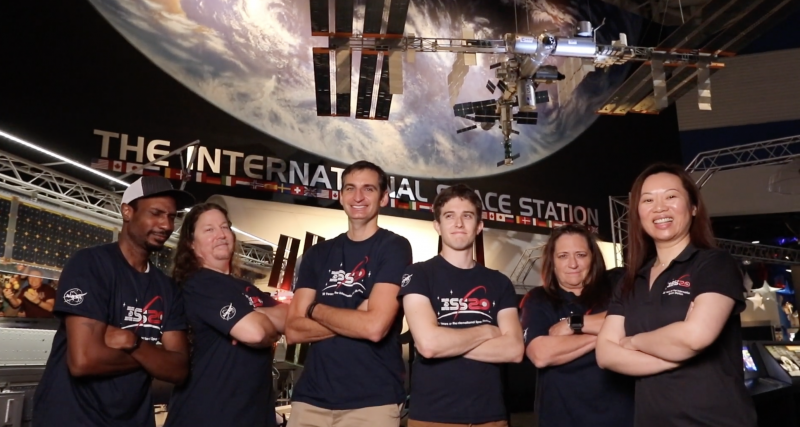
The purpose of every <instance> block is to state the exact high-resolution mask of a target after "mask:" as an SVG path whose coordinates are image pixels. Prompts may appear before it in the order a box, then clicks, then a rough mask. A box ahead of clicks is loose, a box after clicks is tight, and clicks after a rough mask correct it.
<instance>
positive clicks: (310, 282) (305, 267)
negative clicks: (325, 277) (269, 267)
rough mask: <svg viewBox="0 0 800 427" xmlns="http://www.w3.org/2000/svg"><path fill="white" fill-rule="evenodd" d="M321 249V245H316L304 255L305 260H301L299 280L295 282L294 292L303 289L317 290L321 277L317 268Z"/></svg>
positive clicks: (298, 271) (298, 272) (298, 273)
mask: <svg viewBox="0 0 800 427" xmlns="http://www.w3.org/2000/svg"><path fill="white" fill-rule="evenodd" d="M319 249H320V246H319V245H314V246H312V247H311V249H309V250H308V252H307V253H305V254H303V258H302V259H301V260H300V267H299V268H298V269H297V280H295V282H294V289H292V291H296V290H297V289H303V288H307V289H314V290H316V289H317V286H318V285H319V277H318V276H317V271H316V270H315V267H316V266H317V258H318V253H319Z"/></svg>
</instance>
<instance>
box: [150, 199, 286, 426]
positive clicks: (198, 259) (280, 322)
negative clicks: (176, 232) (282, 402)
mask: <svg viewBox="0 0 800 427" xmlns="http://www.w3.org/2000/svg"><path fill="white" fill-rule="evenodd" d="M235 247H236V238H235V236H234V234H233V232H232V231H231V223H230V220H228V213H227V211H225V209H224V208H222V207H221V206H219V205H216V204H213V203H205V204H201V205H197V206H195V207H194V208H192V210H191V211H190V212H189V213H188V214H187V215H186V218H185V219H184V221H183V225H182V226H181V234H180V238H179V240H178V247H177V250H176V255H175V266H174V269H173V278H174V279H175V281H176V282H178V284H179V285H180V286H181V288H182V289H183V298H184V304H185V307H186V320H187V321H188V323H189V326H190V330H191V334H192V354H191V372H190V374H189V378H188V379H187V381H186V382H185V383H184V384H183V385H182V386H180V387H177V388H176V389H175V391H174V393H173V395H172V398H171V400H170V404H169V407H168V410H169V413H168V416H167V421H166V424H165V425H166V426H168V427H178V426H192V427H202V426H209V427H212V426H213V427H216V426H221V425H232V423H233V424H235V425H242V426H245V425H246V426H253V427H256V426H260V427H272V426H274V425H276V419H275V407H274V405H273V404H272V400H273V399H272V398H271V393H272V350H273V344H274V343H275V341H277V340H278V339H279V338H280V336H281V334H282V333H283V328H284V321H285V318H286V313H287V310H288V306H287V305H284V304H280V303H278V302H277V301H275V300H273V299H272V298H270V297H269V296H268V295H266V294H264V293H263V292H261V291H260V290H258V288H256V287H255V286H253V285H251V284H250V283H248V282H246V281H244V280H240V279H237V278H236V277H234V276H233V274H235V267H234V265H233V253H234V248H235ZM221 396H224V397H225V400H224V404H223V402H220V397H221ZM228 396H233V397H234V398H227V397H228ZM237 396H238V397H237Z"/></svg>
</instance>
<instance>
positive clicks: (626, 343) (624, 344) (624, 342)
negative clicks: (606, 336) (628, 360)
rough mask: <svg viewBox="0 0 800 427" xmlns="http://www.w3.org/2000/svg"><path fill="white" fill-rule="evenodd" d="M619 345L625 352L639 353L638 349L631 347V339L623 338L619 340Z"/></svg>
mask: <svg viewBox="0 0 800 427" xmlns="http://www.w3.org/2000/svg"><path fill="white" fill-rule="evenodd" d="M619 345H620V347H622V348H624V349H626V350H633V351H639V349H638V348H636V347H634V346H633V337H625V338H623V339H621V340H619Z"/></svg>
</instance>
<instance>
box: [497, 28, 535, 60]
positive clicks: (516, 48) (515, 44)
mask: <svg viewBox="0 0 800 427" xmlns="http://www.w3.org/2000/svg"><path fill="white" fill-rule="evenodd" d="M505 42H506V50H507V51H508V52H509V53H521V54H528V55H533V54H535V53H536V52H537V51H538V50H539V41H538V40H536V37H534V36H526V35H522V34H513V33H508V34H506V36H505Z"/></svg>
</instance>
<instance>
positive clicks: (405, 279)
mask: <svg viewBox="0 0 800 427" xmlns="http://www.w3.org/2000/svg"><path fill="white" fill-rule="evenodd" d="M411 276H413V274H404V275H403V279H402V280H401V281H400V287H401V288H405V287H406V286H408V284H409V283H411Z"/></svg>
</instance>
